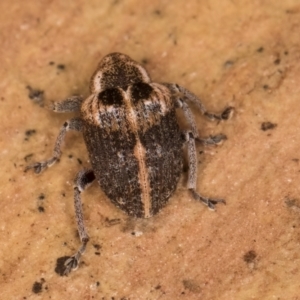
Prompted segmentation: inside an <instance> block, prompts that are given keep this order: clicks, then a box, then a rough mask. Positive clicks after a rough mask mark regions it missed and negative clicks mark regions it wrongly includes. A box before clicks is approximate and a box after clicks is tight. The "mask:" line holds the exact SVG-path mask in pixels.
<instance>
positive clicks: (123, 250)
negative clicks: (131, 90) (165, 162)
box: [0, 0, 300, 300]
mask: <svg viewBox="0 0 300 300" xmlns="http://www.w3.org/2000/svg"><path fill="white" fill-rule="evenodd" d="M0 11H1V21H0V45H1V47H0V66H1V67H0V90H1V95H0V128H1V130H0V153H1V168H0V178H1V189H0V199H1V209H0V229H1V232H0V287H1V288H0V289H1V298H2V299H75V300H76V299H107V300H108V299H115V300H116V299H118V300H119V299H123V300H125V299H127V300H129V299H130V300H133V299H202V300H211V299H276V300H279V299H285V300H286V299H288V300H289V299H293V300H296V299H300V281H299V278H300V254H299V253H300V251H299V248H300V245H299V243H300V188H299V184H300V165H299V159H300V153H299V152H300V150H299V148H300V117H299V116H300V84H299V82H300V35H299V32H300V3H299V1H297V0H287V1H277V0H268V1H259V0H253V1H247V0H239V1H237V0H222V1H219V0H205V1H196V0H191V1H179V0H175V1H158V0H152V1H137V0H128V1H125V0H124V1H122V0H119V1H117V0H114V1H97V0H90V1H83V0H76V1H46V0H41V1H26V4H25V2H24V1H20V0H15V1H7V0H3V1H1V2H0ZM112 51H119V52H124V53H126V54H128V55H130V56H131V57H132V58H134V59H135V60H137V61H139V62H141V63H142V64H143V65H144V66H145V67H146V68H147V69H148V71H149V72H150V74H151V76H152V78H153V80H154V81H164V82H177V83H179V84H181V85H183V86H185V87H187V88H189V89H190V90H192V91H193V92H194V93H196V94H197V95H199V96H200V97H201V99H202V100H203V103H205V105H206V106H207V108H208V109H210V110H213V111H218V112H220V111H221V110H222V109H223V108H224V107H225V106H226V105H233V106H235V108H236V113H235V115H234V117H233V118H232V119H231V120H230V121H228V122H224V123H219V124H217V123H212V122H208V121H207V120H205V119H204V118H203V117H202V116H201V115H200V114H199V113H198V112H197V111H196V110H194V112H195V114H196V116H197V123H198V126H199V133H200V135H201V136H208V135H210V134H217V133H220V132H222V133H224V134H226V135H227V137H228V140H227V141H226V142H225V143H224V144H223V145H222V146H219V147H208V148H207V147H206V148H203V147H201V146H200V145H199V146H198V150H199V170H198V174H199V177H198V190H199V191H201V192H202V193H203V194H205V195H208V196H212V197H223V198H225V199H226V201H227V205H226V206H224V205H219V206H218V207H217V210H216V211H215V212H212V211H209V210H208V209H207V208H206V207H204V206H203V205H201V204H200V203H197V202H196V201H194V200H193V199H191V197H190V195H189V194H188V192H187V190H186V189H185V185H186V180H187V174H186V173H184V174H183V176H182V178H181V181H180V184H179V186H178V189H177V191H176V193H175V195H174V196H173V197H172V198H171V200H170V202H169V204H168V206H167V207H166V208H165V209H164V210H162V211H161V213H159V214H158V215H157V216H155V217H154V218H152V219H149V220H131V219H129V218H128V217H127V216H126V215H125V214H124V213H123V212H121V211H120V210H118V209H117V208H115V207H114V206H113V205H112V204H111V203H110V202H109V200H108V199H107V198H106V197H105V195H104V194H103V192H102V191H101V190H100V189H99V187H98V186H97V184H94V185H93V186H92V187H91V188H90V189H89V190H88V191H87V192H86V193H84V196H83V199H84V211H85V218H86V224H87V226H88V231H89V234H90V237H91V242H90V244H89V246H88V249H87V252H86V254H85V255H84V257H83V260H82V264H81V266H80V268H79V269H78V270H77V271H76V272H73V273H72V274H70V276H69V277H61V276H59V275H58V274H57V273H56V272H55V268H56V264H57V259H58V258H61V257H63V256H67V255H70V254H72V253H73V252H74V250H75V249H77V247H78V245H79V240H78V236H77V233H76V224H75V219H74V211H73V188H72V185H73V178H74V176H75V174H76V173H77V172H78V171H79V170H80V169H81V168H83V167H88V166H89V161H88V156H87V152H86V150H85V145H84V143H83V139H82V137H81V136H80V134H76V133H69V134H68V136H67V139H66V142H65V147H64V149H63V156H62V158H61V161H60V162H59V164H57V165H55V166H54V167H52V168H51V169H49V170H47V171H46V172H45V173H43V174H41V175H39V176H38V175H35V174H33V172H27V173H24V172H23V171H24V168H25V166H26V165H27V164H29V163H31V162H34V161H38V160H42V159H44V158H47V157H49V156H50V155H51V152H52V147H53V144H54V141H55V138H56V135H57V133H58V130H59V128H60V126H61V125H62V124H63V122H64V120H66V119H68V118H70V116H71V115H58V114H55V113H52V112H50V111H47V110H46V109H45V108H43V107H41V106H40V105H39V103H35V102H34V101H32V99H30V98H29V89H28V88H27V87H28V86H29V87H30V88H31V89H33V90H34V91H36V90H40V91H43V92H44V94H43V96H44V97H43V98H44V104H47V103H50V101H58V100H61V99H64V98H65V97H67V96H68V95H72V94H76V93H79V94H83V95H85V96H87V95H88V83H89V78H90V76H91V74H92V72H93V71H94V69H95V66H96V64H97V63H98V61H99V60H100V59H101V58H102V57H103V56H104V55H105V54H107V53H109V52H112ZM40 96H41V95H40ZM268 122H269V123H268ZM272 124H273V125H274V126H271V127H272V128H269V127H270V126H268V125H272ZM263 129H265V130H263Z"/></svg>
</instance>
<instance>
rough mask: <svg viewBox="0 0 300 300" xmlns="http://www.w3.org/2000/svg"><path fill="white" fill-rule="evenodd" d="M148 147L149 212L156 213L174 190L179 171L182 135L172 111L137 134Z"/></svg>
mask: <svg viewBox="0 0 300 300" xmlns="http://www.w3.org/2000/svg"><path fill="white" fill-rule="evenodd" d="M139 136H140V139H141V142H142V144H143V146H144V147H145V148H146V149H147V155H146V164H147V167H148V170H149V175H150V187H151V200H152V201H151V215H155V214H156V213H157V212H158V211H159V210H160V209H161V208H162V207H164V205H165V204H166V202H167V201H168V199H169V197H170V196H171V195H172V194H173V192H174V190H175V189H176V186H177V183H178V180H179V178H180V175H181V173H182V157H183V155H182V142H183V141H182V138H181V135H180V131H179V128H178V124H177V122H176V117H175V111H174V110H172V111H170V112H169V113H168V114H167V115H166V116H165V117H164V118H162V120H161V123H160V125H155V126H153V127H151V128H149V129H148V130H147V131H146V132H145V133H140V134H139Z"/></svg>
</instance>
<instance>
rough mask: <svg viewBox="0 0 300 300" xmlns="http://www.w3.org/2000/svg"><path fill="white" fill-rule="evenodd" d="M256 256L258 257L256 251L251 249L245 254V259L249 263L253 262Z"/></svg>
mask: <svg viewBox="0 0 300 300" xmlns="http://www.w3.org/2000/svg"><path fill="white" fill-rule="evenodd" d="M256 257H257V254H256V252H255V251H254V250H250V251H248V252H246V253H245V254H244V256H243V259H244V261H245V262H246V263H247V264H249V263H253V262H254V261H255V259H256Z"/></svg>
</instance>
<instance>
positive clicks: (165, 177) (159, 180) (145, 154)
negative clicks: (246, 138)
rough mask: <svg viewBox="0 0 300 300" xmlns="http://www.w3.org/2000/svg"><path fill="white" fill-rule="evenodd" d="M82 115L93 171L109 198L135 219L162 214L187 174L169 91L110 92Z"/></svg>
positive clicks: (149, 86)
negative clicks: (182, 177)
mask: <svg viewBox="0 0 300 300" xmlns="http://www.w3.org/2000/svg"><path fill="white" fill-rule="evenodd" d="M81 112H82V118H83V119H84V120H85V121H86V122H84V126H83V136H84V138H85V140H86V145H87V147H88V152H89V155H90V160H91V164H92V168H93V171H94V172H95V176H96V179H97V180H98V182H99V184H100V186H101V188H102V189H103V191H104V192H105V193H106V195H107V196H108V198H109V199H110V200H111V201H112V202H113V203H114V204H115V205H116V206H118V207H120V208H121V209H122V210H123V211H125V212H126V213H128V214H129V215H131V216H135V217H151V216H152V215H154V214H156V213H157V212H158V211H159V210H160V209H161V208H162V207H163V206H164V205H165V204H166V202H167V200H168V199H169V197H170V196H171V195H172V193H173V192H174V190H175V188H176V185H177V183H178V180H179V177H180V174H181V170H182V144H183V141H182V138H181V133H180V129H179V126H178V124H177V120H176V115H175V105H174V103H173V101H172V99H171V95H170V92H169V90H168V89H167V88H166V87H165V86H163V85H160V84H157V83H145V82H136V83H133V84H131V85H129V86H125V87H122V88H121V87H114V88H110V87H109V88H107V89H105V90H104V91H101V92H99V93H98V95H97V96H95V95H94V96H92V97H90V98H88V99H87V100H86V101H85V102H84V103H83V104H82V108H81ZM95 145H96V147H95Z"/></svg>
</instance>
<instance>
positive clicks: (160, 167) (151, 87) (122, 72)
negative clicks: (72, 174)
mask: <svg viewBox="0 0 300 300" xmlns="http://www.w3.org/2000/svg"><path fill="white" fill-rule="evenodd" d="M190 103H193V104H194V105H196V106H197V108H198V109H199V110H200V111H201V112H202V114H203V115H205V116H206V117H207V118H208V119H210V120H227V119H229V118H230V116H231V115H232V112H233V107H227V108H225V110H224V111H223V112H222V113H221V114H214V113H211V112H208V111H207V110H206V108H205V106H204V105H203V104H202V103H201V101H200V100H199V98H198V97H197V96H195V95H194V94H193V93H192V92H190V91H189V90H187V89H185V88H184V87H182V86H179V85H178V84H173V83H155V82H152V81H151V79H150V77H149V75H148V73H147V71H146V70H145V68H144V67H142V66H141V65H140V64H138V63H137V62H136V61H134V60H132V59H131V58H130V57H128V56H127V55H125V54H121V53H111V54H108V55H106V56H105V57H104V58H103V59H102V60H101V61H100V63H99V65H98V67H97V69H96V71H95V72H94V74H93V75H92V78H91V82H90V96H88V97H87V98H83V97H82V96H72V97H69V98H67V99H65V100H64V101H62V102H56V103H54V104H53V105H52V106H51V108H52V110H53V111H55V112H62V113H63V112H75V111H77V112H79V113H80V115H79V117H76V118H73V119H70V120H68V121H66V122H65V123H64V125H63V126H62V128H61V129H60V132H59V135H58V137H57V140H56V143H55V147H54V150H53V156H52V157H51V158H50V159H48V160H45V161H42V162H37V163H34V164H32V165H29V166H28V167H27V168H26V170H28V169H34V171H35V173H41V172H42V171H44V170H45V169H46V168H48V167H50V166H52V165H53V164H54V163H56V162H57V161H58V160H59V158H60V156H61V144H62V141H63V140H64V138H65V135H66V133H67V131H69V130H75V131H80V132H82V134H83V138H84V141H85V144H86V147H87V150H88V154H89V159H90V162H91V169H84V170H81V171H79V173H78V174H77V176H76V179H75V186H74V206H75V215H76V221H77V227H78V232H79V237H80V240H81V246H80V247H79V249H78V251H77V252H76V253H75V254H74V255H73V256H71V257H70V258H69V259H68V260H67V261H66V262H65V275H67V274H69V273H70V272H71V270H73V269H76V268H77V267H78V264H79V260H80V257H81V256H82V254H83V253H84V251H85V249H86V245H87V243H88V241H89V236H88V234H87V230H86V227H85V225H84V220H83V210H82V202H81V193H82V192H83V191H84V190H85V189H86V188H87V187H88V186H89V185H90V184H91V183H92V182H93V181H94V180H96V181H97V182H98V183H99V185H100V187H101V188H102V190H103V191H104V192H105V194H106V196H107V197H108V198H109V199H110V201H112V203H114V204H115V205H116V206H117V207H119V208H120V209H121V210H123V211H124V212H126V213H127V214H128V215H130V216H132V217H136V218H149V217H151V216H153V215H155V214H157V213H158V212H159V211H160V209H161V208H163V207H164V206H165V204H166V203H167V201H168V200H169V198H170V196H171V195H172V194H173V193H174V191H175V189H176V186H177V183H178V180H179V177H180V175H181V173H182V169H183V146H184V144H186V146H187V153H188V161H189V171H188V183H187V188H188V190H189V191H190V192H191V195H192V196H193V198H195V199H196V200H199V201H201V202H202V203H204V204H205V205H206V206H208V207H209V208H211V209H214V206H215V205H216V204H217V203H219V202H223V203H224V202H225V201H224V200H221V199H211V198H207V197H204V196H202V195H201V194H199V193H198V192H197V191H196V182H197V155H196V145H195V141H200V142H202V143H204V144H210V145H213V144H218V143H220V142H221V141H222V140H224V139H225V138H226V137H225V136H224V135H222V134H219V135H216V136H210V137H209V138H206V139H201V138H200V137H199V136H198V131H197V127H196V122H195V120H194V117H193V114H192V111H191V109H190V106H189V104H190ZM177 108H179V109H182V111H183V115H184V116H185V118H186V120H187V123H188V125H189V127H190V128H189V130H185V131H184V130H181V129H180V126H179V123H178V120H177V117H176V110H177Z"/></svg>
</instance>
